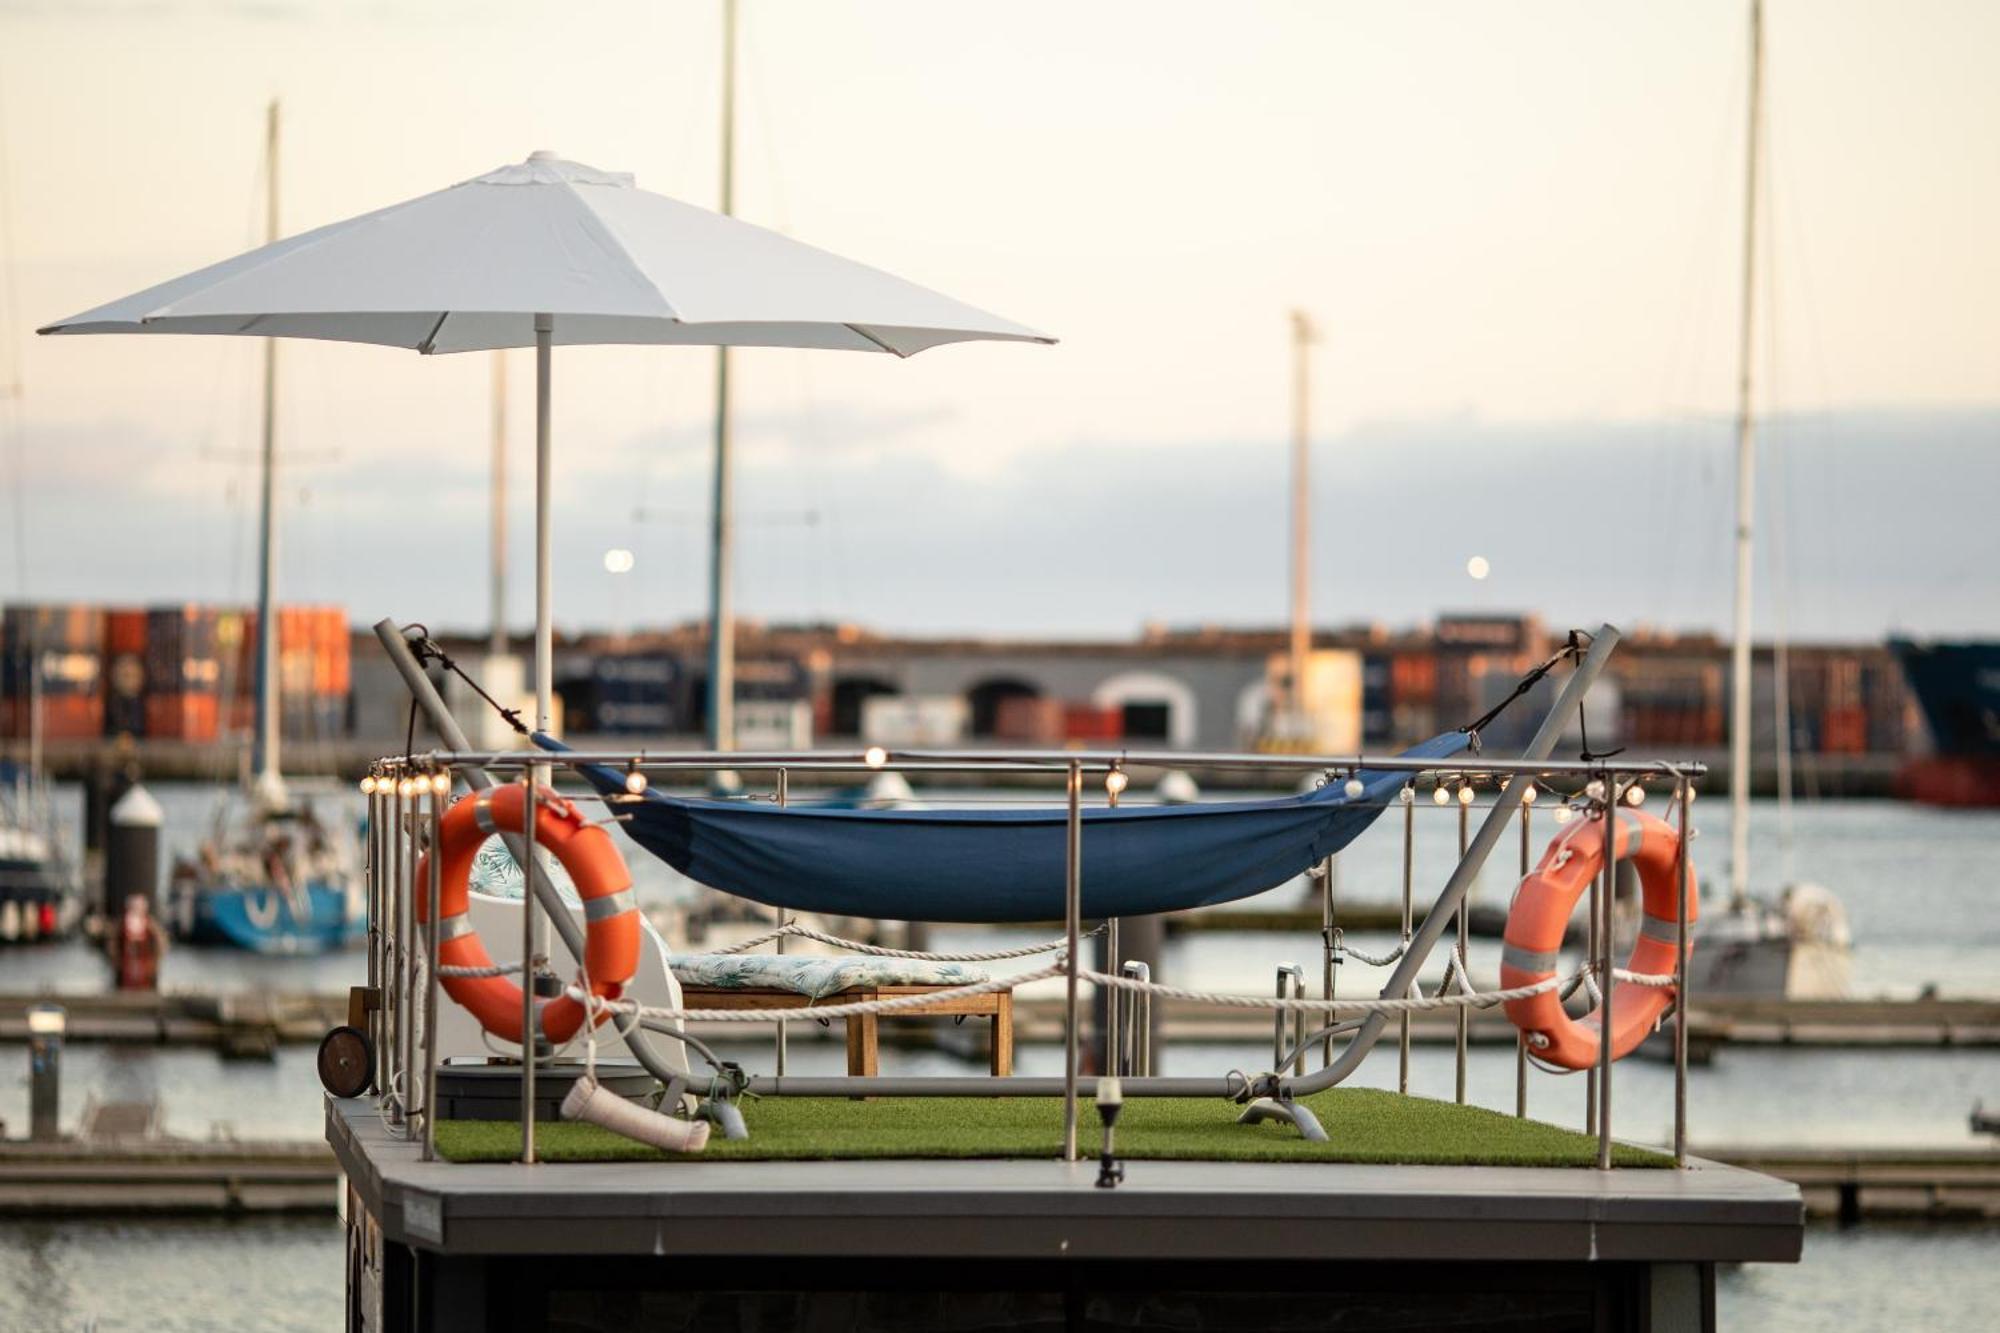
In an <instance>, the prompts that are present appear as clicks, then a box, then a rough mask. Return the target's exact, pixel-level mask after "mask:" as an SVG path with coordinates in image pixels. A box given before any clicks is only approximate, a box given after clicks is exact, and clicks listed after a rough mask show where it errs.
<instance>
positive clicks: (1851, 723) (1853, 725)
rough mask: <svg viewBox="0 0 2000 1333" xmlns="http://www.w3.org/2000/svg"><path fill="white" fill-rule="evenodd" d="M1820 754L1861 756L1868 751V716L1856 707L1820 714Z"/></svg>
mask: <svg viewBox="0 0 2000 1333" xmlns="http://www.w3.org/2000/svg"><path fill="white" fill-rule="evenodd" d="M1820 718H1821V721H1820V735H1819V740H1820V753H1822V754H1862V753H1865V752H1866V751H1867V749H1868V714H1867V713H1866V712H1864V711H1863V710H1862V709H1860V708H1858V707H1847V708H1828V709H1826V710H1825V711H1824V712H1822V713H1821V714H1820Z"/></svg>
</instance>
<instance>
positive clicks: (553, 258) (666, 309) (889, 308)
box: [40, 152, 1055, 728]
mask: <svg viewBox="0 0 2000 1333" xmlns="http://www.w3.org/2000/svg"><path fill="white" fill-rule="evenodd" d="M40 331H41V332H42V333H58V334H60V333H205V334H235V335H239V336H249V337H257V338H318V339H323V340H328V341H334V342H357V343H376V344H380V345H383V346H389V347H409V348H414V349H415V350H417V351H419V352H423V353H426V354H432V353H438V352H471V351H480V350H493V349H498V348H505V347H528V346H532V347H534V348H535V351H536V361H537V364H536V376H535V396H536V413H535V454H536V467H535V476H536V484H535V696H536V710H535V711H536V720H537V724H538V725H539V726H541V727H543V728H547V726H548V725H549V721H550V712H551V708H552V690H553V677H554V644H553V633H552V630H551V628H550V626H551V611H550V602H551V583H552V578H551V573H550V543H549V478H550V475H551V470H550V429H549V427H550V412H549V407H550V384H551V380H552V375H551V367H550V350H551V348H552V347H553V346H555V345H558V344H565V343H568V344H579V343H678V344H684V345H695V346H707V347H824V348H833V349H845V350H848V351H858V352H890V353H893V354H895V355H897V356H910V355H913V354H914V353H917V352H921V351H923V350H924V349H925V348H927V347H936V346H939V345H940V344H943V343H951V342H968V341H974V340H999V341H1008V342H1037V343H1052V342H1054V341H1055V339H1053V338H1050V337H1047V336H1045V335H1043V334H1040V333H1037V332H1035V331H1034V330H1033V329H1029V328H1025V327H1023V326H1021V325H1019V324H1015V323H1013V322H1011V321H1009V320H1005V319H1002V318H1000V317H999V316H998V315H990V314H988V313H986V312H985V311H983V310H977V309H975V308H973V307H972V306H969V305H966V304H964V303H963V302H960V301H954V300H952V299H951V298H950V297H948V296H941V295H939V294H938V293H936V292H933V291H929V290H927V289H926V288H923V287H919V286H917V285H916V284H914V283H910V282H905V281H904V280H903V279H901V278H898V277H894V276H892V275H890V274H887V273H884V272H882V271H881V270H879V269H873V268H869V267H868V266H867V265H865V264H856V263H853V262H851V261H849V260H845V259H841V258H840V257H838V256H836V255H831V254H828V253H827V252H826V251H824V250H816V249H814V248H813V247H812V246H809V245H802V244H800V243H799V242H797V241H794V240H790V239H789V238H787V237H783V236H779V235H778V234H776V233H775V232H770V231H766V230H764V229H763V228H761V227H755V226H752V225H750V224H749V223H746V222H739V221H737V220H736V219H735V218H731V217H726V216H724V215H722V214H719V213H711V212H709V211H708V210H706V209H701V208H695V207H693V206H691V205H688V204H683V203H679V202H676V201H675V200H672V199H667V198H664V197H662V196H660V195H657V194H648V193H647V192H645V191H644V190H640V189H638V188H636V187H635V186H634V185H633V183H632V177H631V176H629V175H627V174H625V173H622V172H610V171H599V170H597V169H596V168H595V167H587V166H584V165H583V164H582V163H579V162H569V161H565V160H564V159H562V158H559V157H557V156H556V155H555V154H553V153H547V152H542V153H535V154H532V155H530V156H529V158H528V160H527V161H525V162H522V163H519V164H517V165H515V166H508V167H501V168H500V169H499V170H497V171H490V172H488V173H486V174H485V175H484V176H477V177H474V178H473V179H472V180H469V181H465V182H463V183H462V184H459V185H454V186H452V187H451V188H450V189H447V190H439V191H437V192H436V193H434V194H427V195H423V196H422V197H420V198H417V199H412V200H410V201H409V202H408V203H402V204H396V205H394V206H392V207H389V208H384V209H380V210H378V211H376V212H373V213H364V214H362V215H361V216H360V217H357V218H352V219H350V220H348V221H346V222H336V223H333V224H332V225H330V226H326V227H321V228H319V229H318V230H317V231H309V232H306V233H305V234H304V235H301V236H293V237H290V238H288V239H285V240H281V241H276V242H274V243H272V244H270V245H267V246H264V247H263V248H262V249H258V250H252V251H250V252H249V253H248V254H245V255H239V256H237V257H236V258H235V259H228V260H224V261H223V262H222V263H220V264H212V265H210V266H209V267H207V268H204V269H199V270H197V271H195V272H193V273H190V274H188V275H186V276H185V277H180V278H175V279H173V280H172V281H170V282H163V283H161V284H160V285H159V286H157V287H149V288H147V289H146V290H145V291H142V292H138V293H135V294H133V295H131V296H128V297H125V298H124V299H122V300H118V301H113V302H111V303H110V304H109V305H103V306H99V307H98V308H97V309H95V310H88V311H85V312H84V313H83V314H80V315H75V316H72V317H71V318H69V319H65V320H59V321H57V322H56V323H54V324H51V325H49V326H48V327H46V328H44V329H42V330H40ZM717 472H718V477H720V476H722V475H723V473H722V469H721V466H720V464H718V469H717ZM721 494H722V492H721V487H720V483H719V482H718V495H719V497H720V496H721ZM717 512H718V514H719V515H721V514H723V513H725V512H726V504H725V503H719V504H718V510H717ZM722 521H723V520H721V519H720V518H719V519H718V536H717V547H718V550H717V554H716V562H717V567H718V569H720V568H721V567H722V565H723V562H724V561H725V560H726V558H727V557H726V551H725V550H724V546H725V542H724V540H723V537H722V527H721V524H722ZM715 675H716V678H717V679H718V680H720V679H722V678H723V672H722V671H721V670H718V671H717V672H716V673H715Z"/></svg>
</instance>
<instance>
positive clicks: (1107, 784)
mask: <svg viewBox="0 0 2000 1333" xmlns="http://www.w3.org/2000/svg"><path fill="white" fill-rule="evenodd" d="M1131 781H1132V779H1131V778H1129V777H1127V776H1126V774H1125V770H1124V769H1122V768H1114V769H1112V770H1111V771H1110V772H1109V773H1106V774H1105V775H1104V790H1106V791H1108V792H1110V793H1111V794H1112V796H1114V797H1115V796H1117V795H1118V794H1119V793H1121V792H1123V791H1124V790H1125V788H1126V786H1127V784H1129V783H1130V782H1131Z"/></svg>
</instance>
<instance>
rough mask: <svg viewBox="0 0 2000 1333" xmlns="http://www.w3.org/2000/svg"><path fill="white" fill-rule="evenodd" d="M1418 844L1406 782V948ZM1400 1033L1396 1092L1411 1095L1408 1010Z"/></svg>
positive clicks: (1413, 795)
mask: <svg viewBox="0 0 2000 1333" xmlns="http://www.w3.org/2000/svg"><path fill="white" fill-rule="evenodd" d="M1416 846H1417V789H1416V788H1415V787H1413V786H1410V785H1408V784H1405V785H1404V787H1403V949H1404V951H1405V952H1407V951H1408V950H1409V947H1410V937H1411V923H1412V921H1413V920H1414V915H1413V912H1412V908H1411V905H1410V889H1411V882H1412V878H1413V875H1414V871H1415V868H1416ZM1409 994H1410V991H1409V988H1408V987H1407V986H1406V987H1404V988H1403V994H1402V995H1401V996H1399V997H1397V998H1399V999H1407V998H1408V997H1409ZM1396 1021H1397V1023H1398V1024H1399V1026H1400V1032H1399V1035H1398V1037H1397V1041H1396V1048H1397V1063H1396V1091H1397V1092H1399V1093H1401V1094H1403V1095H1404V1096H1408V1095H1409V1092H1410V1014H1409V1011H1408V1010H1404V1011H1403V1013H1402V1014H1401V1015H1400V1016H1399V1017H1398V1018H1397V1020H1396Z"/></svg>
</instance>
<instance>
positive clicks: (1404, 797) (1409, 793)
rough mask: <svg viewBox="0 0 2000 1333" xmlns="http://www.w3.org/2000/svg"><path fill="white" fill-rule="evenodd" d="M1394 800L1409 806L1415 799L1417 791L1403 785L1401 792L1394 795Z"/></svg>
mask: <svg viewBox="0 0 2000 1333" xmlns="http://www.w3.org/2000/svg"><path fill="white" fill-rule="evenodd" d="M1396 799H1397V800H1399V801H1401V802H1402V803H1403V804H1404V805H1408V804H1410V802H1412V801H1414V800H1416V799H1417V789H1416V788H1415V787H1411V786H1408V785H1405V786H1404V788H1403V789H1402V790H1401V791H1399V792H1397V793H1396Z"/></svg>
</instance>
